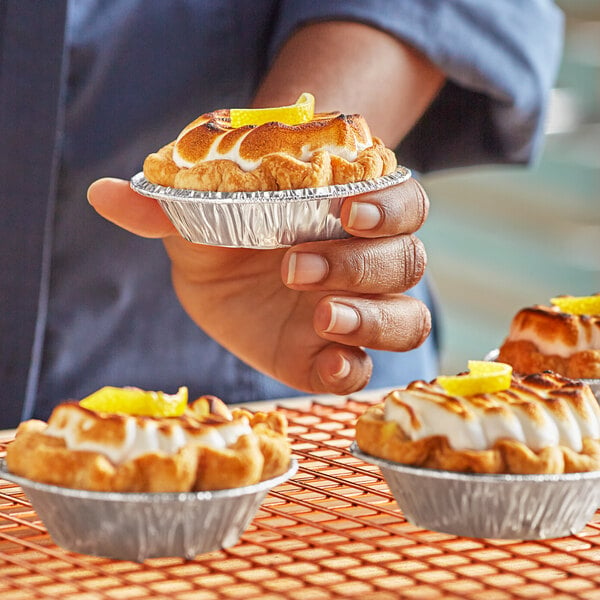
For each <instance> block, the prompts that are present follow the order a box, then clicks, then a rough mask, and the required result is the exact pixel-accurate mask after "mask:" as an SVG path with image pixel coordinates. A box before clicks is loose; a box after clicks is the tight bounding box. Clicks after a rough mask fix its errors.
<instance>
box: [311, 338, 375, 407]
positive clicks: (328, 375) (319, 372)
mask: <svg viewBox="0 0 600 600" xmlns="http://www.w3.org/2000/svg"><path fill="white" fill-rule="evenodd" d="M372 372H373V363H372V361H371V358H370V357H369V355H368V354H367V353H366V352H365V351H364V350H361V349H360V348H352V347H350V346H340V345H339V344H328V345H327V346H325V347H324V348H323V349H322V350H321V351H320V352H319V353H318V354H317V355H316V357H315V359H314V362H313V366H312V371H311V381H310V384H309V387H310V389H311V390H312V391H313V392H315V393H323V394H340V395H343V394H352V393H353V392H357V391H358V390H361V389H362V388H364V387H365V386H366V385H367V383H368V382H369V379H370V378H371V374H372Z"/></svg>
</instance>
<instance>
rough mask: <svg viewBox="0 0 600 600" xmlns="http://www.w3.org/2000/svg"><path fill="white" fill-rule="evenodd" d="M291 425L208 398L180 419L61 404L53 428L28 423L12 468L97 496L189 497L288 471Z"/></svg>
mask: <svg viewBox="0 0 600 600" xmlns="http://www.w3.org/2000/svg"><path fill="white" fill-rule="evenodd" d="M286 431H287V421H286V419H285V416H283V415H282V414H281V413H278V412H276V411H273V412H268V413H265V412H259V413H255V414H252V413H250V412H248V411H245V410H243V409H233V410H231V411H230V410H229V409H228V407H227V406H226V405H225V404H224V403H223V402H222V401H221V400H219V399H218V398H215V397H212V396H203V397H201V398H198V399H197V400H195V401H194V402H192V403H190V404H189V405H188V406H187V408H186V409H185V412H184V413H183V414H181V415H179V416H173V417H153V416H139V415H131V414H123V413H113V412H102V411H95V410H90V409H89V408H85V407H84V406H82V405H80V404H79V403H78V402H66V403H63V404H60V405H58V406H57V407H56V408H55V409H54V411H53V412H52V414H51V416H50V418H49V420H48V422H47V423H45V422H43V421H39V420H29V421H25V422H23V423H21V424H20V425H19V427H18V429H17V432H16V436H15V439H14V441H13V442H11V443H10V444H9V445H8V447H7V453H6V460H7V467H8V469H9V471H11V472H12V473H14V474H16V475H20V476H22V477H26V478H28V479H31V480H34V481H40V482H44V483H49V484H54V485H59V486H64V487H70V488H78V489H87V490H97V491H118V492H185V491H198V490H216V489H226V488H233V487H239V486H244V485H250V484H254V483H257V482H259V481H261V480H264V479H269V478H271V477H274V476H276V475H279V474H281V473H283V472H284V471H286V469H287V468H288V466H289V462H290V446H289V442H288V440H287V435H286Z"/></svg>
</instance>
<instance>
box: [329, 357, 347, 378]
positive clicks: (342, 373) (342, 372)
mask: <svg viewBox="0 0 600 600" xmlns="http://www.w3.org/2000/svg"><path fill="white" fill-rule="evenodd" d="M339 359H340V368H339V369H338V370H337V372H335V373H332V377H333V378H334V379H344V377H348V375H350V361H349V360H348V359H347V358H346V357H345V356H341V355H340V356H339Z"/></svg>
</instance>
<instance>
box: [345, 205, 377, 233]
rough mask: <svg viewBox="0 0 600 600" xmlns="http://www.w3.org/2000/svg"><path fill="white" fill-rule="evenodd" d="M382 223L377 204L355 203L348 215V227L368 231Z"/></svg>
mask: <svg viewBox="0 0 600 600" xmlns="http://www.w3.org/2000/svg"><path fill="white" fill-rule="evenodd" d="M380 221H381V212H380V211H379V208H377V206H375V204H370V203H368V202H353V203H352V206H351V207H350V214H349V215H348V227H351V228H352V229H358V230H361V231H367V230H369V229H374V228H375V227H377V225H379V222H380Z"/></svg>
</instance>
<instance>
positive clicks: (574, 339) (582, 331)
mask: <svg viewBox="0 0 600 600" xmlns="http://www.w3.org/2000/svg"><path fill="white" fill-rule="evenodd" d="M498 360H499V361H501V362H505V363H508V364H510V365H512V366H513V368H514V369H515V371H517V372H520V373H537V372H539V371H545V370H552V371H555V372H556V373H560V374H562V375H565V376H566V377H571V378H573V379H597V378H600V315H580V314H570V313H566V312H563V311H562V310H561V309H560V308H559V307H558V306H543V305H534V306H531V307H527V308H523V309H521V310H520V311H519V312H517V314H516V315H515V316H514V317H513V320H512V323H511V325H510V331H509V333H508V336H507V337H506V339H505V340H504V342H503V344H502V345H501V347H500V353H499V356H498Z"/></svg>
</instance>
